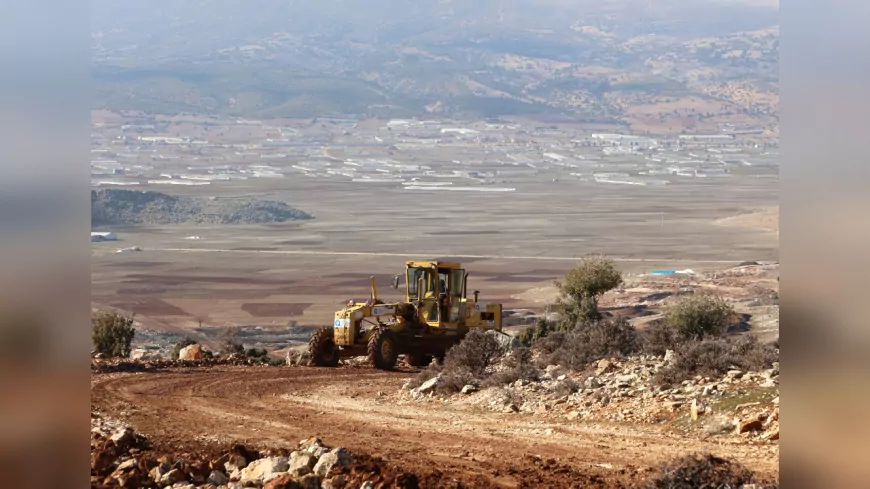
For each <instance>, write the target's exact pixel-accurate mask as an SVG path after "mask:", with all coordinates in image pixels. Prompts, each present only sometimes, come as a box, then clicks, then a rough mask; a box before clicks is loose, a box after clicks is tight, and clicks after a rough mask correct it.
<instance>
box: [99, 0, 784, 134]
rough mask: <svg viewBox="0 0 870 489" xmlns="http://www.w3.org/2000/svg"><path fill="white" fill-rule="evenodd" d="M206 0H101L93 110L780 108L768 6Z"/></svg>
mask: <svg viewBox="0 0 870 489" xmlns="http://www.w3.org/2000/svg"><path fill="white" fill-rule="evenodd" d="M209 3H210V2H202V3H200V2H190V1H177V2H167V1H165V0H161V1H158V2H156V4H157V5H159V6H157V7H153V6H152V3H149V4H144V3H143V4H139V5H137V4H136V3H124V4H123V5H121V4H117V3H116V2H107V1H105V0H100V1H97V2H95V3H94V4H93V32H92V37H93V53H94V69H93V72H92V77H93V80H94V88H95V97H94V100H95V101H96V104H97V107H95V108H106V109H113V110H117V109H137V110H145V111H149V112H164V113H174V112H210V113H222V114H229V115H236V116H253V117H314V116H341V115H349V116H360V117H364V116H381V117H407V116H411V115H420V116H425V115H428V114H431V115H439V116H449V117H498V116H507V115H528V116H534V117H542V116H546V115H552V114H561V115H567V116H568V117H570V118H572V119H574V120H577V121H608V122H612V121H614V120H615V121H619V122H622V123H623V124H625V125H630V126H637V128H639V129H643V128H646V127H648V126H651V125H661V123H660V122H662V123H664V122H667V124H664V125H665V127H669V126H671V125H674V124H678V122H669V121H660V119H668V118H669V117H671V118H676V117H677V116H679V117H681V118H695V120H698V119H699V118H704V119H705V120H709V119H710V118H715V117H718V118H721V119H723V120H724V119H725V118H728V117H732V118H733V117H737V116H740V117H750V118H752V119H754V120H756V122H760V123H764V124H771V123H772V120H775V118H776V112H777V110H778V69H779V63H778V57H779V42H778V38H779V31H778V24H777V23H778V20H777V19H778V9H777V5H776V4H775V3H771V2H769V3H768V4H758V3H756V4H752V5H750V4H747V3H744V2H728V3H725V2H716V1H709V0H701V1H694V0H693V1H689V0H667V1H663V2H657V3H656V5H655V6H654V7H653V6H652V4H650V3H649V2H641V1H639V0H638V1H629V2H612V1H610V2H568V1H561V0H551V1H548V2H546V4H544V5H541V3H540V2H534V1H531V0H515V1H504V0H487V1H482V2H473V3H467V4H466V3H462V2H455V1H440V2H416V1H415V2H411V1H408V0H394V1H391V2H380V3H379V2H374V3H369V2H367V3H362V2H358V1H356V0H332V1H330V2H326V3H324V4H323V5H320V4H316V5H315V4H310V3H292V2H273V1H269V0H251V1H246V2H238V1H230V2H221V3H220V4H215V5H209ZM194 33H195V34H194ZM699 100H702V101H704V104H700V105H699V102H698V101H699ZM640 104H646V105H647V106H648V107H647V112H646V113H643V114H633V113H629V109H630V108H631V107H634V106H637V105H640ZM698 107H701V108H698ZM693 109H695V110H693ZM683 112H685V113H683ZM679 124H682V125H683V126H685V125H686V124H684V123H679Z"/></svg>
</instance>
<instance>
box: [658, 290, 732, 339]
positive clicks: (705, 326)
mask: <svg viewBox="0 0 870 489" xmlns="http://www.w3.org/2000/svg"><path fill="white" fill-rule="evenodd" d="M736 318H737V313H735V312H734V308H733V307H731V305H730V304H728V303H727V302H725V300H724V299H722V298H721V297H718V296H715V295H712V294H693V295H690V296H684V297H682V298H681V299H680V300H678V301H677V302H675V303H673V304H672V305H671V306H669V307H668V308H667V309H666V311H665V317H664V320H665V324H667V325H668V326H669V327H671V328H673V329H674V331H676V332H677V334H679V335H680V336H681V337H682V338H683V339H687V340H691V339H694V340H702V339H704V338H705V337H708V336H719V335H721V334H723V333H724V332H725V328H727V327H728V326H729V325H731V324H733V323H734V321H735V320H736Z"/></svg>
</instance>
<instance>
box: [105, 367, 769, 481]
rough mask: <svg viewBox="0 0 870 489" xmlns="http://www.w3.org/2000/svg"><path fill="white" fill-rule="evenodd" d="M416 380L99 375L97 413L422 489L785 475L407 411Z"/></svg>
mask: <svg viewBox="0 0 870 489" xmlns="http://www.w3.org/2000/svg"><path fill="white" fill-rule="evenodd" d="M411 375H413V371H398V372H382V371H377V370H374V369H371V368H369V367H340V368H335V369H318V368H314V367H282V368H262V367H260V368H257V367H232V366H216V367H211V368H187V369H184V368H176V369H169V370H166V371H162V372H140V373H109V374H94V375H93V376H92V405H93V407H94V409H96V410H98V411H101V412H107V413H112V414H113V415H114V416H119V415H120V416H121V417H122V418H123V419H125V421H127V422H128V423H130V424H131V425H132V426H134V427H135V428H136V429H137V430H139V431H141V432H142V433H144V434H145V435H146V436H148V437H149V438H150V439H151V440H152V441H153V443H154V444H155V447H156V448H158V449H160V448H163V449H166V450H172V451H173V452H177V451H179V450H190V451H199V450H206V449H208V448H209V447H212V449H214V447H217V446H226V445H227V444H229V443H232V442H234V441H238V442H242V443H249V444H256V445H261V446H273V447H294V446H296V444H297V443H298V442H299V441H300V440H302V439H305V438H308V437H310V436H318V437H320V438H322V439H323V441H324V442H325V443H326V444H328V445H332V446H344V447H346V448H348V449H350V450H351V451H352V452H353V453H355V454H358V455H360V456H366V457H367V456H371V457H376V458H377V457H381V458H383V459H384V460H386V461H389V463H390V464H394V465H395V467H396V468H395V469H390V471H391V473H400V472H402V471H411V472H413V473H414V474H417V475H418V476H420V477H421V485H420V487H631V486H636V485H637V484H639V483H640V481H642V480H643V479H645V478H646V477H647V476H648V475H649V473H650V470H651V467H657V466H658V465H659V463H660V462H662V461H665V460H669V459H672V458H674V457H677V456H681V455H685V454H686V453H691V452H710V453H713V454H715V455H718V456H721V457H724V458H728V459H733V460H736V461H738V462H740V463H742V464H744V465H746V466H748V467H749V468H750V469H753V470H755V471H757V472H759V474H760V475H763V476H774V477H775V476H776V475H778V455H777V453H775V452H771V451H768V450H766V449H763V448H761V447H756V446H752V445H741V444H735V445H720V444H719V443H716V442H712V441H710V442H705V441H701V440H697V439H692V438H686V437H682V436H679V435H673V434H669V433H667V432H665V430H664V429H662V428H661V427H658V426H649V425H645V426H641V425H630V424H604V423H583V422H577V421H568V420H554V419H540V418H536V417H535V416H534V415H527V414H502V413H493V412H489V411H480V410H475V409H473V408H469V407H460V406H457V405H448V404H444V405H441V404H432V403H426V404H415V403H413V402H405V401H401V400H400V399H399V398H398V396H397V395H396V394H397V392H398V391H399V389H400V386H401V385H402V383H403V382H404V380H405V379H406V378H408V377H410V376H411ZM547 429H550V430H552V431H551V432H549V433H550V434H544V433H545V430H547ZM377 463H379V464H380V463H381V462H377ZM385 467H386V466H385ZM424 480H425V481H426V482H425V483H424ZM456 480H461V481H462V484H463V485H461V486H457V485H456V484H455V482H452V481H456Z"/></svg>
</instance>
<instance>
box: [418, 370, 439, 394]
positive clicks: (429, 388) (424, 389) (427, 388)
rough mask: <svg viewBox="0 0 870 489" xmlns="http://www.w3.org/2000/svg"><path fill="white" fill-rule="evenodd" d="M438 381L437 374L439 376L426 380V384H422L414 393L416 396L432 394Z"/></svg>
mask: <svg viewBox="0 0 870 489" xmlns="http://www.w3.org/2000/svg"><path fill="white" fill-rule="evenodd" d="M440 380H441V375H440V374H439V375H437V376H435V377H432V378H431V379H429V380H427V381H426V382H423V385H421V386H420V387H417V388H416V389H414V392H416V393H418V394H428V393H430V392H434V391H435V388H436V387H438V381H440Z"/></svg>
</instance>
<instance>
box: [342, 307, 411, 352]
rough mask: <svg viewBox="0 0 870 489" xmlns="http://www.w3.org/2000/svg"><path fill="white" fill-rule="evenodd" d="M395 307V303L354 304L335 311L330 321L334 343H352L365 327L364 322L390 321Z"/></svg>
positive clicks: (374, 323) (343, 344)
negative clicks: (331, 321)
mask: <svg viewBox="0 0 870 489" xmlns="http://www.w3.org/2000/svg"><path fill="white" fill-rule="evenodd" d="M396 309H397V304H377V305H367V304H354V305H352V306H348V307H346V308H344V309H342V310H340V311H337V312H336V313H335V319H334V320H333V323H332V326H333V328H334V330H335V343H336V344H337V345H340V346H346V345H352V344H353V343H354V342H355V341H356V339H357V335H360V334H362V332H363V330H364V329H366V324H368V325H369V326H374V325H376V324H379V323H383V322H391V321H392V320H393V319H394V318H395V317H396Z"/></svg>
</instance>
